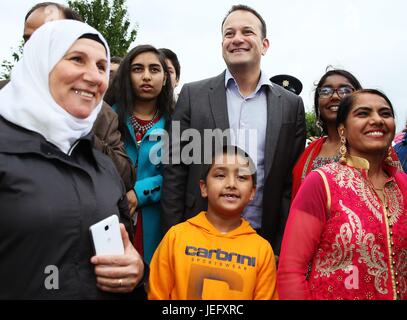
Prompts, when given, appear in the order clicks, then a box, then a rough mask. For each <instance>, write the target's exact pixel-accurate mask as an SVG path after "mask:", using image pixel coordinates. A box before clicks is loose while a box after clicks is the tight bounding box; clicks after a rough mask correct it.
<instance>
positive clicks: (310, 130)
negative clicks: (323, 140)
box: [305, 111, 321, 139]
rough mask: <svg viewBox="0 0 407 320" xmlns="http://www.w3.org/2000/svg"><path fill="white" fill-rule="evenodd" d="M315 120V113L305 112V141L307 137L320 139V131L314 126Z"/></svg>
mask: <svg viewBox="0 0 407 320" xmlns="http://www.w3.org/2000/svg"><path fill="white" fill-rule="evenodd" d="M316 123H317V119H316V116H315V113H314V112H313V111H311V112H305V124H306V126H307V139H308V138H309V137H315V136H317V137H320V136H321V130H319V129H318V127H317V126H316Z"/></svg>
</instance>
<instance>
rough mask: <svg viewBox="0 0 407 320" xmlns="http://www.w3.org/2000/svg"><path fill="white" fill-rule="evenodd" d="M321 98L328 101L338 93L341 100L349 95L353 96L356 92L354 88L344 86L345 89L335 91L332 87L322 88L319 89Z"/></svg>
mask: <svg viewBox="0 0 407 320" xmlns="http://www.w3.org/2000/svg"><path fill="white" fill-rule="evenodd" d="M317 91H318V94H319V97H320V98H321V99H327V98H330V97H332V96H333V94H334V93H335V92H336V93H337V94H338V96H339V98H341V99H342V98H344V97H346V96H347V95H349V94H351V93H352V92H354V91H355V89H353V88H352V87H349V86H344V87H339V88H338V89H334V88H331V87H321V88H318V89H317Z"/></svg>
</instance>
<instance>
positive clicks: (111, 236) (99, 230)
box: [89, 215, 124, 256]
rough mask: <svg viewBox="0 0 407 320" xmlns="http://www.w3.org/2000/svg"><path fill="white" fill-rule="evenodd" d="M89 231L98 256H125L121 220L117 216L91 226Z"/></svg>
mask: <svg viewBox="0 0 407 320" xmlns="http://www.w3.org/2000/svg"><path fill="white" fill-rule="evenodd" d="M89 231H90V234H91V238H92V241H93V247H94V249H95V253H96V255H97V256H101V255H121V254H124V246H123V240H122V236H121V233H120V224H119V218H118V217H117V216H116V215H111V216H110V217H108V218H106V219H104V220H102V221H99V222H98V223H95V224H94V225H91V226H90V227H89Z"/></svg>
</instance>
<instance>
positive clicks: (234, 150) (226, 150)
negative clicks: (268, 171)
mask: <svg viewBox="0 0 407 320" xmlns="http://www.w3.org/2000/svg"><path fill="white" fill-rule="evenodd" d="M225 154H227V155H238V156H240V157H242V158H245V159H247V161H248V165H249V168H250V170H251V172H253V173H252V175H251V176H252V181H253V187H255V186H256V183H257V174H256V166H255V164H254V162H253V159H252V158H251V157H250V156H249V155H248V154H247V153H246V151H244V150H243V149H241V148H239V147H238V146H235V145H230V144H227V145H223V147H222V148H221V149H220V148H219V149H216V150H215V152H213V155H212V161H211V163H210V164H205V165H204V169H203V171H202V174H201V180H203V181H205V183H206V179H207V178H208V173H209V171H210V170H211V168H212V167H213V165H214V164H215V159H216V158H217V157H218V156H220V155H225Z"/></svg>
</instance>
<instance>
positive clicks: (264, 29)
mask: <svg viewBox="0 0 407 320" xmlns="http://www.w3.org/2000/svg"><path fill="white" fill-rule="evenodd" d="M235 11H248V12H250V13H252V14H254V15H255V16H256V17H257V19H259V20H260V22H261V36H262V38H263V39H264V38H265V37H267V26H266V22H265V21H264V19H263V17H262V16H261V15H260V13H258V12H257V11H256V10H254V9H253V8H251V7H249V6H246V5H244V4H236V5H234V6H232V8H230V10H229V11H228V13H227V14H226V16H225V17H224V18H223V20H222V25H221V31H222V33H223V25H224V24H225V21H226V19H227V17H229V15H230V14H231V13H232V12H235Z"/></svg>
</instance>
